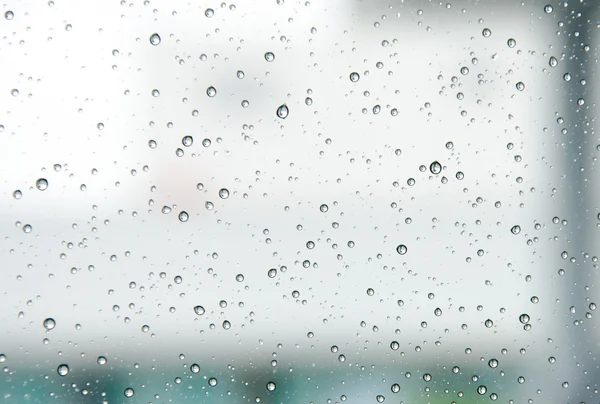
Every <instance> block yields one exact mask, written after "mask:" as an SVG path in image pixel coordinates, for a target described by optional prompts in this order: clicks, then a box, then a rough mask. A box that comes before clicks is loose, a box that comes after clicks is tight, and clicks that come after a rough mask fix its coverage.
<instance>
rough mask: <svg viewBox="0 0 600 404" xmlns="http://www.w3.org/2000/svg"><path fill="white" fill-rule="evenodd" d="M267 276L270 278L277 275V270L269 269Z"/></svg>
mask: <svg viewBox="0 0 600 404" xmlns="http://www.w3.org/2000/svg"><path fill="white" fill-rule="evenodd" d="M267 276H268V277H269V278H275V277H276V276H277V270H276V269H275V268H271V269H269V271H268V272H267Z"/></svg>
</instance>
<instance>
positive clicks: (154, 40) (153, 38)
mask: <svg viewBox="0 0 600 404" xmlns="http://www.w3.org/2000/svg"><path fill="white" fill-rule="evenodd" d="M150 43H151V44H152V45H154V46H157V45H160V35H158V34H157V33H154V34H152V35H150ZM132 391H133V390H132Z"/></svg>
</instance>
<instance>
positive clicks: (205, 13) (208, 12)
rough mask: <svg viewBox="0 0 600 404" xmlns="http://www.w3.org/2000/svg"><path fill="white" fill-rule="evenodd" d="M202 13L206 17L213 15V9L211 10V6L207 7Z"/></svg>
mask: <svg viewBox="0 0 600 404" xmlns="http://www.w3.org/2000/svg"><path fill="white" fill-rule="evenodd" d="M204 15H205V16H207V17H208V18H211V17H212V16H213V15H215V10H213V9H212V8H207V9H206V11H205V12H204Z"/></svg>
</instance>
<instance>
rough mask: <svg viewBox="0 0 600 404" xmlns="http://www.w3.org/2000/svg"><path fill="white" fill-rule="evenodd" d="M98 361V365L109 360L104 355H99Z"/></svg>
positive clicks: (104, 363)
mask: <svg viewBox="0 0 600 404" xmlns="http://www.w3.org/2000/svg"><path fill="white" fill-rule="evenodd" d="M96 362H97V363H98V365H106V362H108V361H107V360H106V358H105V357H104V356H99V357H98V359H96Z"/></svg>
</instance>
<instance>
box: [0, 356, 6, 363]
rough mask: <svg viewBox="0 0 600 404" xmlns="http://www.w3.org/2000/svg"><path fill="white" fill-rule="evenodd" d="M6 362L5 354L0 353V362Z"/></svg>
mask: <svg viewBox="0 0 600 404" xmlns="http://www.w3.org/2000/svg"><path fill="white" fill-rule="evenodd" d="M2 362H6V355H4V354H0V363H2Z"/></svg>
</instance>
